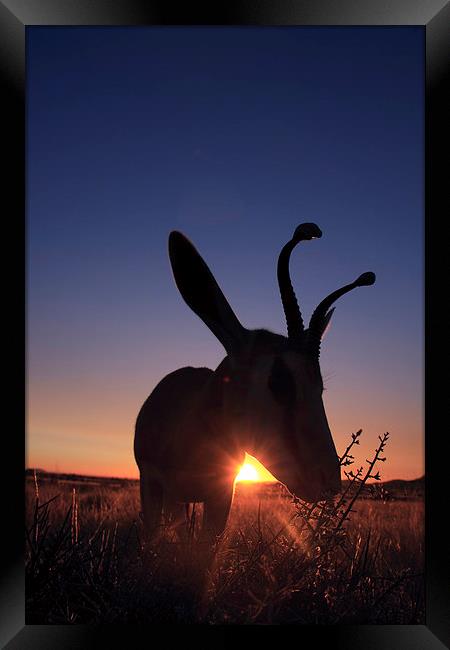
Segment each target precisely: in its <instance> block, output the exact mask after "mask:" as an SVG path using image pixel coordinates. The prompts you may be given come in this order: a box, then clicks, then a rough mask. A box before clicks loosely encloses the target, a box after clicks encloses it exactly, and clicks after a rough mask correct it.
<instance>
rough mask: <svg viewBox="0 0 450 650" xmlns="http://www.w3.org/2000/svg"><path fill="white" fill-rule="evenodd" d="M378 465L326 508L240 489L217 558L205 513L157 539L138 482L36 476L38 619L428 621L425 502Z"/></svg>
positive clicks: (32, 520)
mask: <svg viewBox="0 0 450 650" xmlns="http://www.w3.org/2000/svg"><path fill="white" fill-rule="evenodd" d="M380 440H381V439H380ZM351 458H352V457H351ZM346 464H348V463H345V458H344V459H343V465H344V467H345V465H346ZM374 467H375V464H374V465H373V466H370V465H369V468H368V471H367V472H366V473H361V472H360V473H358V472H355V474H353V475H352V474H350V475H349V476H348V478H349V481H347V482H345V483H344V490H343V495H341V496H340V497H337V498H336V500H335V501H334V502H333V503H324V502H323V503H319V504H315V505H314V506H310V505H309V506H308V505H307V504H305V503H303V502H301V501H298V500H294V499H292V497H290V495H289V494H288V493H287V492H286V491H285V490H284V488H283V487H282V486H280V485H279V484H258V483H254V484H246V483H238V484H237V485H236V493H235V499H234V502H233V507H232V511H231V515H230V519H229V525H228V528H227V531H226V534H225V536H224V538H223V539H222V540H221V541H220V542H219V543H218V545H217V548H216V549H215V552H214V554H210V553H209V552H208V550H207V549H206V548H205V547H204V546H203V545H202V543H201V542H200V541H198V540H197V538H196V527H197V523H198V520H199V515H200V514H201V512H200V506H197V510H195V509H194V511H193V513H192V512H191V516H190V521H189V524H190V528H189V531H188V539H187V541H186V540H184V541H182V540H180V539H179V537H178V535H177V534H176V533H175V532H174V531H173V530H171V529H170V528H168V529H166V530H165V531H164V532H163V533H162V535H161V537H160V538H159V539H158V540H157V541H155V542H154V543H151V544H146V543H145V541H144V539H143V531H142V525H141V522H140V519H139V510H140V504H139V486H138V483H137V482H136V481H125V480H112V479H111V480H108V479H95V480H94V479H91V480H89V479H87V477H67V476H66V477H62V476H58V475H47V474H45V473H40V472H39V471H38V472H36V478H35V476H34V473H33V472H28V473H27V479H26V497H27V508H26V515H27V521H26V619H27V623H28V624H33V623H46V624H51V623H55V624H61V623H74V624H77V623H93V622H96V623H99V622H103V623H137V622H139V623H204V624H224V623H225V624H286V623H287V624H289V623H290V624H351V623H355V624H369V623H372V624H373V623H375V624H414V623H417V624H423V623H424V578H423V570H424V502H423V497H421V496H420V494H419V493H417V492H416V493H411V490H409V492H408V490H407V484H406V483H405V484H404V485H402V486H401V487H400V488H399V486H398V485H394V486H393V487H392V489H391V490H390V491H389V493H388V492H387V491H386V490H385V489H382V488H381V487H380V485H379V484H377V485H376V487H375V488H373V487H370V486H369V485H368V484H367V479H368V478H369V477H370V476H371V475H373V473H374ZM355 476H356V477H357V478H356V479H355V478H352V477H355Z"/></svg>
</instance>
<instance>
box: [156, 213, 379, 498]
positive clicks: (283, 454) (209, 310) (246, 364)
mask: <svg viewBox="0 0 450 650" xmlns="http://www.w3.org/2000/svg"><path fill="white" fill-rule="evenodd" d="M321 236H322V233H321V231H320V229H319V228H318V226H316V225H315V224H312V223H304V224H301V225H300V226H298V228H297V229H296V230H295V232H294V235H293V237H292V239H291V240H290V241H289V242H287V244H286V245H285V246H284V247H283V248H282V250H281V253H280V255H279V258H278V266H277V276H278V284H279V289H280V295H281V301H282V305H283V309H284V313H285V317H286V323H287V336H282V335H280V334H275V333H273V332H270V331H268V330H263V329H262V330H249V329H247V328H245V327H244V326H243V325H242V324H241V323H240V322H239V320H238V318H237V316H236V315H235V313H234V312H233V310H232V308H231V307H230V305H229V303H228V301H227V299H226V298H225V296H224V294H223V293H222V291H221V289H220V287H219V285H218V284H217V282H216V280H215V278H214V276H213V275H212V273H211V271H210V270H209V268H208V266H207V265H206V263H205V261H204V260H203V259H202V257H201V256H200V255H199V253H198V252H197V251H196V249H195V248H194V246H193V245H192V244H191V242H190V241H189V240H188V239H187V238H186V237H185V236H184V235H183V234H181V233H180V232H177V231H173V232H171V233H170V236H169V257H170V261H171V265H172V270H173V273H174V278H175V282H176V284H177V287H178V289H179V291H180V293H181V295H182V297H183V298H184V300H185V302H186V303H187V304H188V305H189V307H190V308H191V309H192V310H193V311H194V312H195V313H196V314H197V315H198V316H199V317H200V318H201V319H202V320H203V322H204V323H205V324H206V325H207V326H208V327H209V329H210V330H211V331H212V332H213V334H214V335H215V336H216V337H217V339H218V340H219V341H220V342H221V343H222V345H223V347H224V348H225V350H226V352H227V356H226V357H225V359H224V360H223V361H222V362H221V364H220V365H219V366H218V368H217V369H216V371H215V373H214V376H213V378H212V380H211V383H210V386H209V390H210V395H211V402H210V404H212V405H213V408H214V409H216V410H217V413H220V414H221V417H222V418H223V420H224V422H225V423H226V426H227V428H228V430H229V431H228V434H229V435H235V436H236V437H237V438H238V439H239V441H240V443H241V444H244V445H245V450H246V451H248V452H249V453H253V454H255V455H256V456H257V457H258V458H259V460H261V462H263V464H264V465H265V466H266V467H267V468H268V469H269V470H270V471H271V472H272V473H273V474H274V476H275V477H276V478H277V479H278V480H279V481H281V482H282V483H284V484H285V485H286V486H287V487H288V489H289V490H290V491H291V492H292V493H293V494H295V495H296V496H299V497H301V498H302V499H304V500H306V501H311V502H313V501H317V500H319V499H321V498H324V497H326V496H327V495H332V494H335V493H336V492H338V491H340V488H341V479H340V465H339V459H338V456H337V453H336V449H335V446H334V443H333V439H332V435H331V432H330V429H329V426H328V422H327V418H326V414H325V410H324V406H323V401H322V392H323V382H322V376H321V372H320V365H319V355H320V345H321V341H322V338H323V336H324V333H325V330H326V329H327V327H328V325H329V322H330V319H331V316H332V314H333V311H334V309H333V308H331V305H332V304H333V303H334V302H335V301H336V300H337V299H338V298H339V297H340V296H342V295H344V294H345V293H347V292H348V291H351V290H352V289H354V288H355V287H360V286H365V285H370V284H373V283H374V282H375V275H374V274H373V273H371V272H368V273H363V274H362V275H361V276H359V278H357V280H355V281H354V282H352V283H351V284H348V285H345V286H344V287H341V288H340V289H337V290H336V291H334V292H333V293H331V294H330V295H328V296H327V297H326V298H325V299H324V300H322V302H321V303H320V304H319V305H318V307H317V308H316V309H315V310H314V312H313V314H312V316H311V319H310V322H309V326H308V328H305V327H304V323H303V319H302V315H301V312H300V309H299V306H298V303H297V299H296V296H295V292H294V289H293V287H292V284H291V280H290V275H289V259H290V255H291V253H292V250H293V249H294V247H295V246H296V245H297V244H298V243H299V242H301V241H306V240H310V239H315V238H319V237H321Z"/></svg>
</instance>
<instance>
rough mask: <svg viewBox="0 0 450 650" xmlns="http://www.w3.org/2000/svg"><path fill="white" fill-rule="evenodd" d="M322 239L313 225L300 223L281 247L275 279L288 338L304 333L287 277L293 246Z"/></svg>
mask: <svg viewBox="0 0 450 650" xmlns="http://www.w3.org/2000/svg"><path fill="white" fill-rule="evenodd" d="M318 237H322V231H321V230H320V228H319V227H318V226H316V224H315V223H302V224H300V226H298V227H297V228H296V229H295V232H294V234H293V236H292V239H291V240H290V241H288V243H287V244H285V246H283V248H282V250H281V253H280V255H279V257H278V265H277V277H278V286H279V288H280V295H281V302H282V303H283V309H284V313H285V316H286V325H287V331H288V337H289V338H298V339H300V338H301V337H302V336H303V334H304V331H305V328H304V325H303V319H302V315H301V312H300V309H299V306H298V303H297V298H296V296H295V292H294V289H293V287H292V283H291V277H290V275H289V259H290V257H291V253H292V251H293V250H294V248H295V246H297V244H298V243H299V242H301V241H305V240H309V239H315V238H318Z"/></svg>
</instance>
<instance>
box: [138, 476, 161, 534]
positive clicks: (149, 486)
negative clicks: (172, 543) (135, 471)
mask: <svg viewBox="0 0 450 650" xmlns="http://www.w3.org/2000/svg"><path fill="white" fill-rule="evenodd" d="M139 469H140V488H141V508H142V512H141V517H142V521H143V523H144V531H145V536H146V538H147V539H148V540H150V539H153V538H154V537H155V536H156V535H157V533H158V532H159V531H160V527H161V515H162V505H163V490H162V487H161V485H160V484H159V483H158V482H157V481H155V479H154V478H153V476H152V475H151V473H150V471H149V469H148V467H146V466H145V465H142V466H141V467H140V468H139Z"/></svg>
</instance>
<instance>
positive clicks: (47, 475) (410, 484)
mask: <svg viewBox="0 0 450 650" xmlns="http://www.w3.org/2000/svg"><path fill="white" fill-rule="evenodd" d="M35 472H36V475H37V479H38V482H41V481H55V482H58V483H77V484H78V485H85V486H86V488H87V487H88V486H92V485H104V486H108V487H116V488H120V487H126V486H129V485H137V484H138V483H139V479H130V478H117V477H113V476H111V477H108V476H86V475H82V474H65V473H57V472H46V471H45V470H43V469H36V470H35V469H31V468H29V469H26V470H25V477H26V478H27V479H28V480H34V473H35ZM348 484H349V481H348V480H345V481H342V489H344V490H345V488H346V487H347V486H348ZM284 489H285V488H284V486H283V485H281V483H273V482H272V483H270V482H267V483H266V482H258V483H253V482H247V481H241V482H239V483H237V484H236V491H237V492H238V493H242V494H245V492H252V493H253V494H256V495H258V496H264V495H269V494H274V493H279V492H283V491H284ZM424 495H425V476H422V477H421V478H418V479H414V480H411V481H407V480H403V479H394V480H391V481H377V482H373V483H370V484H368V485H366V486H365V488H364V490H363V493H362V496H363V497H365V498H376V499H385V500H388V499H398V500H406V499H418V498H423V497H424Z"/></svg>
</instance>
